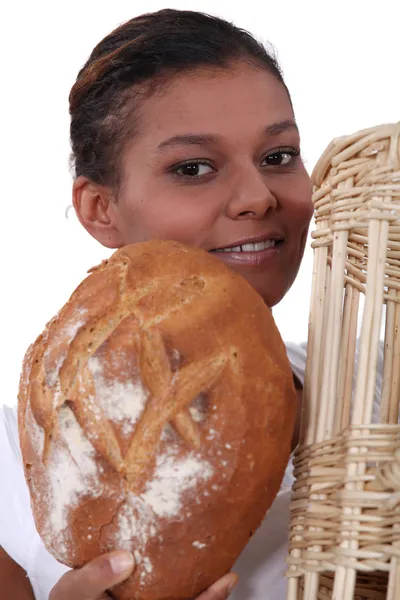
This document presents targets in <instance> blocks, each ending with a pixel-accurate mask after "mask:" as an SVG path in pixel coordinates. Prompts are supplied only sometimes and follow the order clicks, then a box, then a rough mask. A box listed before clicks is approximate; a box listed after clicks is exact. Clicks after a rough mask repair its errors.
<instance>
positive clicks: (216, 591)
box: [196, 573, 238, 600]
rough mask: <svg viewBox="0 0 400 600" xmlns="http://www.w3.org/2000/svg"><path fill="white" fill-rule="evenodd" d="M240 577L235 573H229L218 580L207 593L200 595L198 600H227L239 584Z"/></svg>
mask: <svg viewBox="0 0 400 600" xmlns="http://www.w3.org/2000/svg"><path fill="white" fill-rule="evenodd" d="M237 580H238V577H237V575H235V573H228V575H224V577H221V579H218V581H216V582H215V583H213V585H212V586H211V587H209V588H208V590H206V591H205V592H203V593H202V594H200V596H198V597H197V599H196V600H225V599H226V598H227V597H228V596H229V594H230V593H231V591H232V590H233V588H234V587H235V585H236V583H237Z"/></svg>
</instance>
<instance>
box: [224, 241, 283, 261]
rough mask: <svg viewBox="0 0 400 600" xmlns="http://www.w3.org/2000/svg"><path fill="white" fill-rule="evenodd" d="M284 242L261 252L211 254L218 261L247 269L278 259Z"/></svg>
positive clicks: (230, 251)
mask: <svg viewBox="0 0 400 600" xmlns="http://www.w3.org/2000/svg"><path fill="white" fill-rule="evenodd" d="M283 245H284V242H279V243H278V244H276V245H275V246H271V247H270V248H264V249H263V250H258V251H252V252H246V251H243V250H241V251H238V252H235V251H232V250H229V251H228V252H226V251H222V252H217V251H215V250H214V251H213V252H212V254H213V256H215V257H216V258H218V259H219V260H222V261H223V262H226V263H228V264H229V263H230V264H235V265H243V266H248V267H253V266H260V265H265V264H268V263H270V262H272V261H274V260H276V259H277V258H278V256H279V255H280V253H281V251H282V247H283Z"/></svg>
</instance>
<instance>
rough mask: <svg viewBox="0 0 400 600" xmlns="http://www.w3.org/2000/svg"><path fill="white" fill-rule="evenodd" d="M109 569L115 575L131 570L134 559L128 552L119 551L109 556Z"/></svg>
mask: <svg viewBox="0 0 400 600" xmlns="http://www.w3.org/2000/svg"><path fill="white" fill-rule="evenodd" d="M110 565H111V570H112V572H113V573H115V574H116V575H120V574H121V573H125V571H131V570H132V569H133V565H134V560H133V556H132V554H131V553H130V552H119V553H118V554H114V555H113V556H110Z"/></svg>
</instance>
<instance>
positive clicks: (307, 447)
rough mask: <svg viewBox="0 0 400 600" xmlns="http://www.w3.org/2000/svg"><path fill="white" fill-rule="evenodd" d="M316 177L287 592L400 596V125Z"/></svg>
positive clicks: (343, 143) (361, 142) (341, 597)
mask: <svg viewBox="0 0 400 600" xmlns="http://www.w3.org/2000/svg"><path fill="white" fill-rule="evenodd" d="M313 182H314V195H313V200H314V204H315V217H316V230H315V231H314V233H313V238H314V241H313V248H314V273H313V290H312V300H311V309H310V321H309V339H308V361H307V369H306V380H305V386H304V394H303V411H302V431H301V442H300V446H299V448H298V451H297V453H296V456H295V461H294V465H295V477H296V480H295V484H294V487H293V497H292V504H291V528H290V549H289V555H288V559H287V560H288V564H289V569H288V577H289V583H288V596H287V598H288V600H331V599H334V600H354V599H359V600H400V427H399V425H398V422H399V399H400V331H399V327H400V124H396V125H382V126H379V127H375V128H372V129H368V130H365V131H360V132H358V133H356V134H354V135H351V136H348V137H342V138H339V139H336V140H334V141H333V142H332V143H331V144H330V145H329V147H328V148H327V150H326V151H325V153H324V154H323V155H322V157H321V159H320V161H319V162H318V164H317V166H316V168H315V170H314V173H313ZM382 356H383V377H382V381H381V373H380V372H379V369H378V364H379V360H381V358H382Z"/></svg>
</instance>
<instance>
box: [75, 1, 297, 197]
mask: <svg viewBox="0 0 400 600" xmlns="http://www.w3.org/2000/svg"><path fill="white" fill-rule="evenodd" d="M239 60H244V61H248V62H249V63H252V64H254V65H256V66H258V67H261V68H264V69H266V70H267V71H269V72H270V73H272V74H273V75H274V76H275V77H276V78H277V79H278V80H279V81H280V82H281V83H282V84H283V85H284V86H285V84H284V81H283V77H282V73H281V71H280V68H279V65H278V63H277V61H276V59H275V58H274V57H273V56H271V55H270V54H269V53H268V52H267V50H266V49H265V47H264V46H263V45H262V44H260V43H259V42H257V41H256V40H255V39H254V38H253V37H252V36H251V35H250V34H249V33H247V32H246V31H244V30H242V29H239V28H238V27H236V26H235V25H233V24H231V23H228V22H227V21H224V20H223V19H220V18H217V17H213V16H209V15H206V14H203V13H198V12H193V11H180V10H172V9H166V10H161V11H159V12H155V13H150V14H145V15H142V16H140V17H137V18H134V19H131V20H130V21H128V22H127V23H124V24H123V25H121V26H120V27H118V28H117V29H115V30H114V31H113V32H112V33H110V34H109V35H108V36H107V37H105V38H104V39H103V40H102V41H101V42H100V43H99V44H98V45H97V46H96V47H95V48H94V50H93V52H92V54H91V55H90V57H89V59H88V61H87V62H86V64H85V65H84V67H83V68H82V69H81V70H80V72H79V74H78V77H77V80H76V82H75V84H74V86H73V87H72V89H71V92H70V96H69V102H70V115H71V127H70V135H71V146H72V157H71V161H72V166H73V168H74V174H75V177H78V176H79V175H84V176H86V177H88V178H89V179H91V180H92V181H94V182H96V183H99V184H102V185H108V186H112V187H116V186H117V185H118V178H119V167H120V165H119V157H120V156H121V154H122V152H123V149H124V145H125V143H126V142H127V140H128V139H129V137H130V136H131V135H133V134H134V131H135V127H136V126H137V123H136V122H135V108H137V106H138V103H139V102H140V101H143V100H144V99H145V97H146V94H148V93H151V91H152V90H154V89H155V87H156V86H158V85H160V83H162V82H163V81H166V80H167V79H168V78H169V77H171V76H173V75H174V74H177V73H179V74H180V73H182V72H189V71H193V70H195V69H197V68H202V67H203V68H204V67H213V68H227V67H229V66H231V65H232V64H233V63H234V62H236V61H239ZM285 87H286V86H285Z"/></svg>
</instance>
